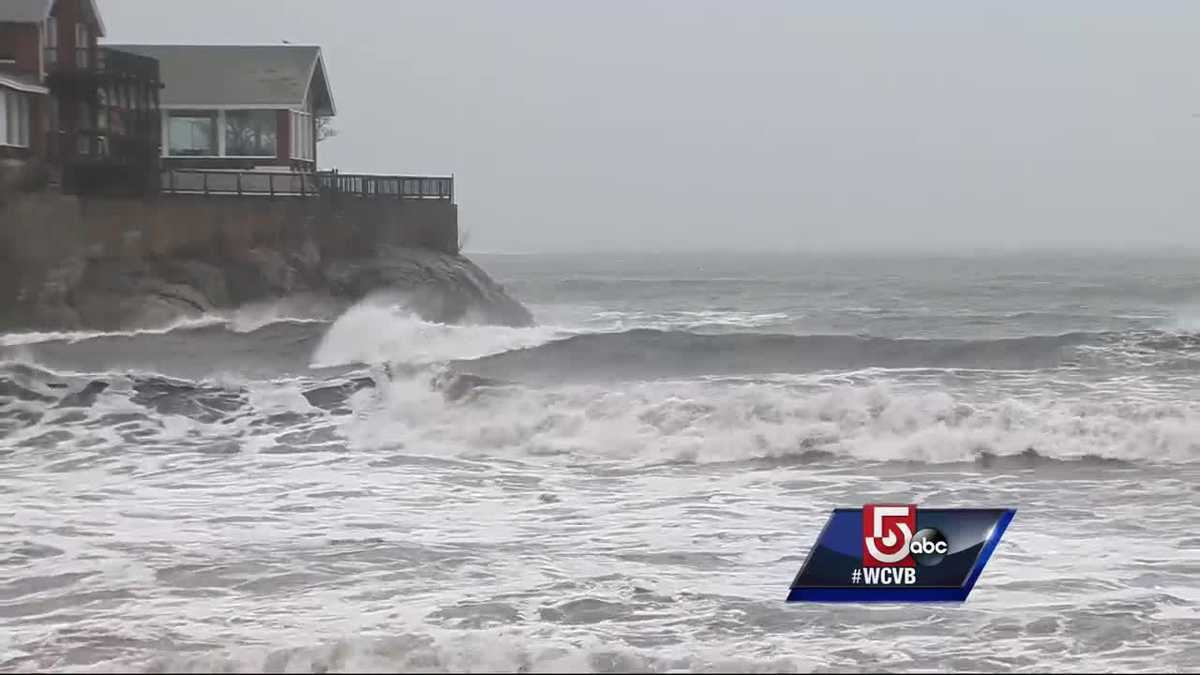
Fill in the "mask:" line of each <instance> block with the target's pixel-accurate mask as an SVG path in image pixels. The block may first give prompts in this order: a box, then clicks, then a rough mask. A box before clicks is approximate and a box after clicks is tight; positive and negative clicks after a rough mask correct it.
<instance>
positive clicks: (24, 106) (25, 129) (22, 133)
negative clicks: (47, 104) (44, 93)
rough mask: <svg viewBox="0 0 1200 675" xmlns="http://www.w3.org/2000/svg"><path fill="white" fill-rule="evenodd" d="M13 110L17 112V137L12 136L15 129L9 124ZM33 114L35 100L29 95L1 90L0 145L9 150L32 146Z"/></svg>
mask: <svg viewBox="0 0 1200 675" xmlns="http://www.w3.org/2000/svg"><path fill="white" fill-rule="evenodd" d="M13 109H16V111H17V115H16V120H17V126H16V131H15V136H12V135H13V134H14V131H13V127H12V126H10V125H9V123H8V120H9V111H10V110H13ZM32 112H33V99H32V98H31V97H30V96H29V94H26V93H24V92H20V91H14V90H12V89H4V88H0V145H3V146H5V147H9V148H28V147H29V146H30V136H32V135H33V129H32V128H31V126H32V123H33V119H32ZM10 136H11V138H10Z"/></svg>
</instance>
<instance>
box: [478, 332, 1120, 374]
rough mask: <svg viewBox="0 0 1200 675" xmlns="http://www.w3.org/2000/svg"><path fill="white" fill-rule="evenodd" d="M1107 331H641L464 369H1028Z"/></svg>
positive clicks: (513, 354)
mask: <svg viewBox="0 0 1200 675" xmlns="http://www.w3.org/2000/svg"><path fill="white" fill-rule="evenodd" d="M1111 337H1112V336H1111V335H1110V334H1104V333H1067V334H1064V335H1054V336H1034V337H1022V338H1007V339H997V340H952V339H933V340H930V339H895V338H884V337H859V336H853V335H787V334H760V333H739V334H723V335H703V334H696V333H690V332H683V331H658V330H647V329H638V330H631V331H626V332H622V333H592V334H585V335H576V336H573V337H569V338H566V339H562V340H558V341H554V342H550V343H548V344H544V345H539V346H536V347H532V348H525V349H520V350H513V351H508V352H505V353H502V354H497V355H493V356H488V357H484V358H478V359H474V360H472V361H471V362H469V363H460V364H459V365H460V366H461V367H463V368H466V369H469V370H470V371H471V372H476V373H479V374H481V375H487V376H491V377H500V378H511V379H515V380H519V381H530V380H545V379H555V380H557V379H560V378H564V377H565V378H572V379H574V378H578V379H643V378H654V377H692V376H704V375H738V374H741V375H747V374H749V375H752V374H763V373H806V372H814V371H825V370H858V369H863V368H977V369H996V370H1008V369H1015V370H1024V369H1040V368H1055V367H1059V366H1062V365H1065V364H1069V363H1072V359H1073V358H1075V357H1076V356H1077V355H1076V354H1073V353H1072V352H1071V351H1070V348H1072V347H1078V346H1082V345H1089V344H1101V343H1103V342H1105V341H1108V340H1109V339H1110V338H1111Z"/></svg>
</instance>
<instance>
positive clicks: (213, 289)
mask: <svg viewBox="0 0 1200 675" xmlns="http://www.w3.org/2000/svg"><path fill="white" fill-rule="evenodd" d="M11 272H12V270H9V274H8V275H7V276H9V277H10V278H11V277H12V276H13V275H12V274H11ZM15 276H16V277H17V278H15V279H12V281H14V282H15V283H16V285H17V288H18V293H17V297H18V300H17V302H16V303H14V304H13V305H10V306H8V307H6V308H4V309H5V311H4V319H5V320H4V322H3V324H0V330H80V329H90V330H119V329H128V328H138V327H149V326H159V325H165V324H167V323H170V322H171V321H174V320H178V319H181V318H186V317H189V316H200V315H203V314H206V313H213V312H216V311H220V310H224V309H231V308H235V307H237V306H240V305H243V304H246V303H252V302H261V301H265V300H272V299H279V298H288V297H305V296H313V297H321V298H333V299H335V300H344V301H346V302H347V303H350V302H354V301H356V300H359V299H361V298H363V297H366V296H367V295H368V294H371V293H375V292H378V291H382V290H386V291H390V292H392V294H393V295H394V297H395V298H397V301H398V302H402V303H404V304H405V305H406V306H407V307H408V308H409V309H410V310H412V311H413V312H414V313H415V314H417V315H418V316H420V317H422V318H424V319H426V320H428V321H438V322H443V323H487V324H500V325H510V326H524V325H529V324H531V323H532V322H533V317H532V315H531V314H530V313H529V311H528V310H527V309H526V308H525V307H524V306H522V305H521V303H519V302H517V301H516V300H514V299H513V298H512V297H510V296H509V295H508V294H507V293H506V292H505V291H504V289H503V288H502V287H501V286H500V285H499V284H497V283H496V282H494V281H493V280H492V279H491V278H490V277H488V275H487V274H486V273H485V272H484V271H483V270H481V269H480V268H479V267H478V266H476V265H475V264H474V263H473V262H471V261H470V260H469V259H467V258H466V257H464V256H461V255H449V254H445V253H440V252H437V251H430V250H427V249H417V248H405V247H396V246H385V247H381V248H380V250H379V251H378V252H377V253H376V255H374V256H372V257H370V258H356V259H334V260H330V261H324V260H321V259H320V258H318V257H315V256H313V257H307V258H306V257H303V256H296V255H290V254H288V253H287V252H283V251H276V250H271V249H266V248H258V249H253V250H251V251H249V252H248V255H246V256H244V257H241V258H240V259H238V260H215V259H197V258H166V259H156V260H141V259H136V260H121V259H93V260H88V259H80V258H72V259H65V260H63V261H61V263H60V264H58V265H55V266H54V267H52V268H50V269H44V270H37V269H25V270H18V274H17V275H15Z"/></svg>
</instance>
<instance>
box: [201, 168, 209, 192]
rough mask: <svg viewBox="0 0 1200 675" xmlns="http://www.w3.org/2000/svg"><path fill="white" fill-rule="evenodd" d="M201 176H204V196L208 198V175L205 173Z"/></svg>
mask: <svg viewBox="0 0 1200 675" xmlns="http://www.w3.org/2000/svg"><path fill="white" fill-rule="evenodd" d="M202 175H203V176H204V195H205V196H208V173H207V172H206V173H204V174H202Z"/></svg>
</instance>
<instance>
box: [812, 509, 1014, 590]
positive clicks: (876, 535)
mask: <svg viewBox="0 0 1200 675" xmlns="http://www.w3.org/2000/svg"><path fill="white" fill-rule="evenodd" d="M1016 513H1017V511H1016V509H926V508H917V506H916V505H914V504H867V505H865V506H863V507H862V508H861V509H834V511H833V513H832V514H830V516H829V521H828V522H827V523H826V524H825V529H823V530H822V531H821V534H820V536H818V537H817V542H816V544H815V545H814V546H813V548H812V550H811V551H810V552H809V554H808V558H807V559H806V560H805V561H804V565H802V566H801V568H800V571H799V573H797V574H796V578H795V579H794V580H793V581H792V587H791V592H790V593H789V594H788V601H789V602H963V601H964V600H966V599H967V596H968V595H970V593H971V589H972V588H973V587H974V586H975V582H976V581H977V580H978V579H979V575H980V574H981V573H982V572H983V568H984V566H986V565H987V562H988V559H989V558H990V557H991V555H992V552H993V551H995V550H996V545H997V544H998V543H1000V537H1001V536H1002V535H1003V534H1004V530H1005V529H1006V528H1007V527H1008V524H1009V523H1010V522H1012V519H1013V517H1014V516H1015V515H1016Z"/></svg>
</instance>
